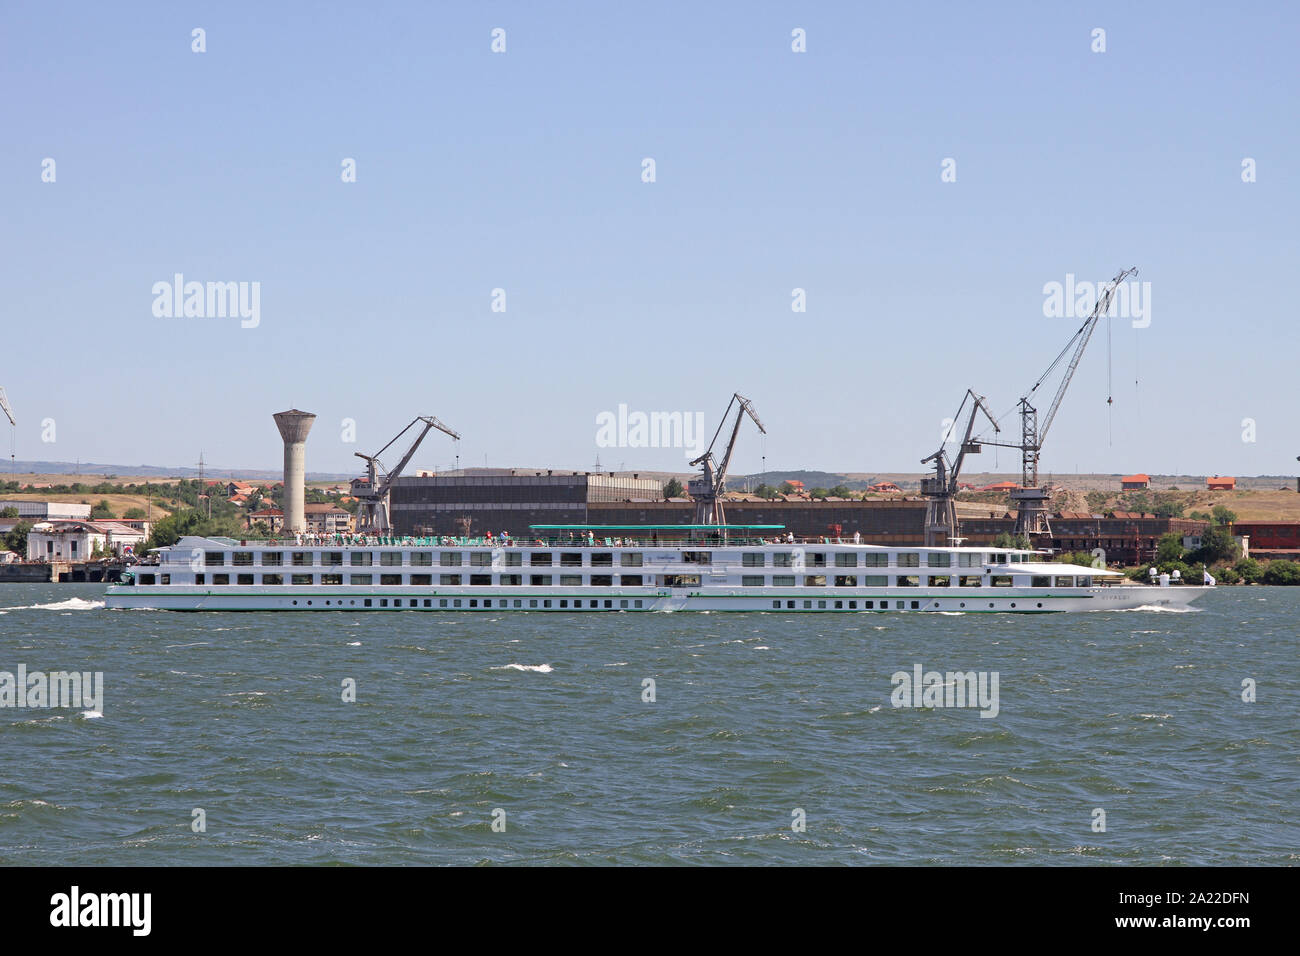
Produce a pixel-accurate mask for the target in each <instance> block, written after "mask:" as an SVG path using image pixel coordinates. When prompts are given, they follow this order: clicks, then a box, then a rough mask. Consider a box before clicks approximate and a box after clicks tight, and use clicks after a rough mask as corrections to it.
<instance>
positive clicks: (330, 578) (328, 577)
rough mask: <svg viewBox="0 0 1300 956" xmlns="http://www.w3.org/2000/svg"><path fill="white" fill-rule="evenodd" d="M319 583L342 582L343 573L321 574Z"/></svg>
mask: <svg viewBox="0 0 1300 956" xmlns="http://www.w3.org/2000/svg"><path fill="white" fill-rule="evenodd" d="M320 583H321V584H342V583H343V575H341V574H322V575H321V576H320Z"/></svg>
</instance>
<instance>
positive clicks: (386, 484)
mask: <svg viewBox="0 0 1300 956" xmlns="http://www.w3.org/2000/svg"><path fill="white" fill-rule="evenodd" d="M420 422H423V423H424V428H423V429H422V430H421V431H420V433H419V434H418V435H416V436H415V439H414V440H413V441H412V442H411V446H410V447H409V448H408V449H407V450H406V454H404V455H403V456H402V458H401V460H400V461H399V462H398V463H397V465H396V467H394V468H392V469H391V470H389V471H385V472H384V476H383V479H382V481H381V480H380V477H379V472H380V469H381V468H382V467H383V464H382V462H380V460H379V456H380V455H382V454H383V453H384V452H386V451H387V450H388V449H389V448H391V447H392V446H393V445H394V444H396V443H397V441H398V440H399V439H400V438H401V437H402V436H403V435H405V434H406V433H407V432H409V431H410V430H411V429H412V428H414V427H415V426H416V425H417V424H419V423H420ZM434 428H436V429H438V430H439V431H440V432H443V433H444V434H447V435H450V436H451V437H452V438H454V439H456V440H457V441H459V440H460V433H459V432H457V431H455V430H454V429H451V428H448V427H447V426H446V425H444V424H443V423H442V422H441V421H439V420H438V419H437V418H435V417H434V416H432V415H418V416H416V417H415V418H413V419H411V422H410V424H409V425H407V426H406V427H405V428H403V429H402V430H401V431H400V432H398V433H397V434H396V435H395V436H394V437H393V438H392V439H391V440H390V441H389V442H388V444H387V445H385V446H384V447H383V448H381V449H379V451H377V452H375V453H374V454H373V455H365V454H362V453H361V452H359V451H358V452H353V454H354V455H356V456H357V457H358V458H361V459H363V460H364V461H365V462H366V478H365V480H364V481H361V480H357V481H354V482H353V483H352V487H353V493H354V494H355V495H356V496H357V497H358V498H359V499H361V506H360V507H359V508H358V509H357V519H358V521H357V523H358V530H360V531H365V532H374V533H383V532H385V531H388V530H389V528H390V527H391V525H390V523H389V519H388V514H389V508H388V498H389V493H390V492H391V491H392V487H393V482H395V481H396V480H397V478H398V477H399V476H400V475H401V474H402V472H403V471H404V470H405V469H406V466H407V465H408V464H410V461H411V459H412V458H413V457H415V452H416V450H417V449H418V448H419V447H420V443H421V442H422V441H424V437H425V436H426V435H428V434H429V432H430V431H431V430H432V429H434Z"/></svg>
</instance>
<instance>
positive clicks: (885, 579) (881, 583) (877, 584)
mask: <svg viewBox="0 0 1300 956" xmlns="http://www.w3.org/2000/svg"><path fill="white" fill-rule="evenodd" d="M862 586H863V587H866V588H887V587H889V575H887V574H868V575H866V576H865V577H864V578H863V579H862Z"/></svg>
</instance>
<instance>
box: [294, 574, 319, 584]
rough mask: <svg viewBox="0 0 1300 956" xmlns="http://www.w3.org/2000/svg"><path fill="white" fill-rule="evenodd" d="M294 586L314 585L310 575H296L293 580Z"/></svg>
mask: <svg viewBox="0 0 1300 956" xmlns="http://www.w3.org/2000/svg"><path fill="white" fill-rule="evenodd" d="M291 583H292V584H314V583H315V582H314V581H313V580H312V576H311V575H310V574H295V575H294V576H293V577H292V579H291Z"/></svg>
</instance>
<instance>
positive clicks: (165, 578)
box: [158, 574, 252, 584]
mask: <svg viewBox="0 0 1300 956" xmlns="http://www.w3.org/2000/svg"><path fill="white" fill-rule="evenodd" d="M158 578H159V579H158V583H159V584H171V583H172V576H171V575H170V574H162V575H159V576H158ZM249 583H250V584H251V583H252V582H251V581H250V582H249Z"/></svg>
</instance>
